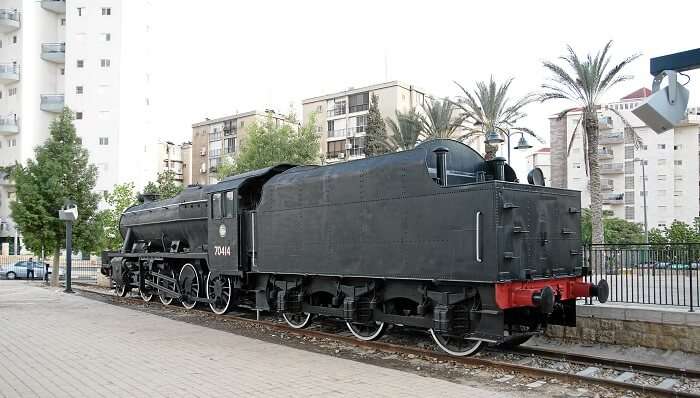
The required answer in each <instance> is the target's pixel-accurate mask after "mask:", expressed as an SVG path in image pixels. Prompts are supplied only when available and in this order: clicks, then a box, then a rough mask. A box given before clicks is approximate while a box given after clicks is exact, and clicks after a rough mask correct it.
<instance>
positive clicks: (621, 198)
mask: <svg viewBox="0 0 700 398" xmlns="http://www.w3.org/2000/svg"><path fill="white" fill-rule="evenodd" d="M623 203H625V194H624V193H609V194H607V195H603V204H604V205H620V204H623Z"/></svg>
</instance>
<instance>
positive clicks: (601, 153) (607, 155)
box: [598, 148, 614, 160]
mask: <svg viewBox="0 0 700 398" xmlns="http://www.w3.org/2000/svg"><path fill="white" fill-rule="evenodd" d="M613 155H614V152H613V150H612V149H607V148H605V149H598V159H601V160H602V159H612V158H613Z"/></svg>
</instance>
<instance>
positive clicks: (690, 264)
mask: <svg viewBox="0 0 700 398" xmlns="http://www.w3.org/2000/svg"><path fill="white" fill-rule="evenodd" d="M690 250H691V249H690V245H688V256H687V258H688V273H689V275H690V310H689V312H695V310H694V309H693V264H694V263H696V262H697V260H696V259H695V253H693V254H692V256H691V254H690V253H691V251H690ZM691 260H692V261H691ZM696 267H697V268H698V270H700V264H696Z"/></svg>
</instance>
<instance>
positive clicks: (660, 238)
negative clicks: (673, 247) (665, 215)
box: [649, 228, 668, 244]
mask: <svg viewBox="0 0 700 398" xmlns="http://www.w3.org/2000/svg"><path fill="white" fill-rule="evenodd" d="M649 243H653V244H666V243H668V238H667V237H666V231H664V230H663V229H660V228H652V229H651V230H650V231H649Z"/></svg>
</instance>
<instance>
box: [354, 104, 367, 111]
mask: <svg viewBox="0 0 700 398" xmlns="http://www.w3.org/2000/svg"><path fill="white" fill-rule="evenodd" d="M368 109H369V104H358V105H350V113H355V112H362V111H366V110H368Z"/></svg>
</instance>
